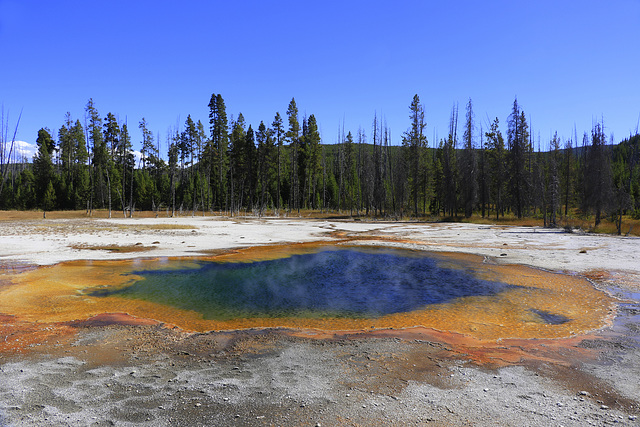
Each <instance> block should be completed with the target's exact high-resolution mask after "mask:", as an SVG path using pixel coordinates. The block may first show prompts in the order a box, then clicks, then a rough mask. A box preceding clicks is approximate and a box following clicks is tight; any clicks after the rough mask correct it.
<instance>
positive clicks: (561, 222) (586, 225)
mask: <svg viewBox="0 0 640 427" xmlns="http://www.w3.org/2000/svg"><path fill="white" fill-rule="evenodd" d="M213 215H215V216H220V215H222V216H224V212H214V213H213ZM111 216H112V218H122V217H123V216H122V211H112V212H111ZM170 216H171V215H170V214H169V217H170ZM176 216H178V217H190V216H191V212H189V213H185V214H183V215H178V213H176ZM195 216H202V212H196V214H195ZM205 216H212V214H211V213H209V212H206V213H205ZM243 216H245V213H244V211H243V212H241V213H240V215H239V216H234V218H242V217H243ZM246 216H247V217H254V216H253V215H252V213H251V212H247V214H246ZM264 216H266V217H274V216H276V217H280V218H285V217H286V218H307V219H333V220H356V221H357V220H362V221H371V220H377V221H425V222H463V223H473V224H487V225H514V226H521V227H543V226H544V221H543V219H542V218H537V217H526V218H517V217H516V216H514V215H506V216H504V217H502V216H501V217H500V218H499V219H498V220H496V218H495V216H486V217H484V218H482V217H481V216H480V215H477V214H475V215H473V216H471V218H464V217H463V216H458V217H444V216H424V217H420V218H418V219H416V218H413V217H409V216H405V217H393V218H386V217H373V216H371V215H370V216H368V217H367V216H364V214H363V212H362V215H361V216H358V215H357V213H356V211H353V215H351V212H350V211H349V210H344V211H320V210H311V209H302V210H300V212H299V213H298V211H297V210H295V211H290V212H287V211H286V210H284V209H281V210H280V211H279V212H278V215H276V213H275V211H273V210H268V211H266V212H265V213H264ZM42 217H43V214H42V211H0V221H19V220H39V219H42ZM108 217H109V211H107V210H93V211H92V213H91V215H88V214H87V213H86V211H84V210H79V211H51V212H47V214H46V218H47V219H79V218H108ZM155 217H159V218H167V213H166V210H165V211H160V212H159V213H158V214H157V215H156V212H153V211H136V212H135V213H134V218H155ZM557 223H558V227H560V228H569V227H570V228H571V229H582V230H585V231H590V232H595V233H603V234H617V229H616V225H615V223H614V222H613V221H610V220H609V219H608V218H605V219H603V220H602V222H601V223H600V224H599V225H598V227H597V228H595V229H594V220H593V218H580V217H578V216H577V215H576V214H575V213H571V214H570V216H569V217H566V218H565V217H558V218H557ZM118 227H121V228H131V227H132V226H128V225H118ZM135 227H136V228H144V229H148V230H178V229H184V230H188V229H195V228H197V227H194V226H192V225H187V224H136V225H135ZM627 233H629V235H632V236H640V220H637V219H633V218H631V217H630V216H623V218H622V235H626V234H627Z"/></svg>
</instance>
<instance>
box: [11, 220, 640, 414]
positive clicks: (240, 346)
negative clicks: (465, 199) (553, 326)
mask: <svg viewBox="0 0 640 427" xmlns="http://www.w3.org/2000/svg"><path fill="white" fill-rule="evenodd" d="M347 238H348V239H350V243H351V244H354V243H355V244H357V243H363V244H384V245H389V246H399V247H406V248H412V249H418V250H427V251H444V252H461V253H469V254H477V255H481V256H484V257H486V259H487V260H488V261H491V262H496V263H513V264H524V265H529V266H533V267H537V268H543V269H547V270H553V271H561V272H566V273H567V274H575V275H581V276H585V277H589V278H590V279H592V280H593V281H594V285H595V286H598V287H599V288H601V289H603V290H606V291H607V292H610V293H611V294H613V295H615V296H616V297H618V298H619V303H618V307H617V312H616V316H615V318H614V319H612V322H611V324H610V325H609V326H608V327H606V328H603V329H602V330H598V331H593V333H591V334H589V335H585V336H581V337H572V338H571V339H567V340H557V341H556V342H552V343H547V342H536V340H528V342H526V343H523V342H517V343H516V342H508V341H505V342H494V343H492V344H491V346H493V348H494V351H497V350H496V349H500V351H503V352H504V353H505V356H504V358H503V359H498V358H493V359H487V358H485V359H482V358H477V357H471V355H472V354H475V353H474V352H477V351H478V349H477V348H472V347H473V346H470V345H469V344H468V342H467V344H465V343H462V344H461V343H460V342H459V341H460V340H459V339H457V338H455V337H451V336H447V335H446V333H436V332H435V331H428V330H421V329H415V330H411V331H382V332H380V333H355V334H348V335H343V334H333V333H332V334H318V333H311V332H309V331H287V330H280V329H276V330H248V331H236V332H211V333H197V334H196V333H188V332H185V331H181V330H178V329H175V328H171V327H168V326H167V325H162V324H155V323H154V322H135V321H133V320H134V319H127V317H126V316H112V317H109V316H106V317H104V318H97V319H89V320H87V321H82V320H81V321H79V322H76V323H74V324H73V325H70V326H69V325H66V326H65V327H66V328H67V329H70V330H71V332H70V333H65V334H64V335H57V336H54V337H52V338H51V339H48V340H44V341H42V342H38V343H36V344H33V345H31V346H29V348H28V349H27V350H25V351H21V352H5V353H2V354H0V378H1V381H0V426H5V425H7V426H14V425H15V426H21V425H34V426H35V425H38V426H40V425H74V426H75V425H96V426H102V425H124V426H128V425H131V426H134V425H135V426H138V425H143V426H144V425H149V426H156V425H185V426H186V425H189V426H191V425H239V426H240V425H312V426H313V425H322V426H333V425H336V426H337V425H453V426H457V425H477V426H493V425H513V426H521V425H529V426H548V425H558V426H559V425H564V426H584V425H613V424H617V425H640V397H639V396H640V340H639V339H638V336H639V335H640V250H639V249H640V239H638V238H633V237H631V238H628V237H616V236H601V235H592V234H583V233H565V232H564V231H560V230H548V229H541V228H525V227H504V226H486V225H482V226H481V225H470V224H418V223H396V222H383V223H379V222H365V221H357V222H356V221H337V220H336V221H332V220H305V219H291V218H287V219H275V218H273V219H244V218H242V219H233V220H230V219H223V218H212V217H181V218H149V219H136V218H133V219H122V218H118V219H112V220H90V219H70V220H39V221H35V220H29V221H20V222H16V221H4V222H0V261H1V262H2V263H3V264H4V265H5V266H11V268H13V269H14V270H15V266H16V265H51V264H55V263H59V262H62V261H68V260H75V259H100V260H104V259H122V258H134V257H173V256H194V255H199V254H210V253H212V251H216V250H228V249H233V248H241V247H248V246H257V245H271V244H276V243H289V242H313V241H328V242H332V241H337V240H340V239H347ZM113 245H118V246H119V247H120V248H121V249H122V250H119V251H114V250H101V249H99V248H100V247H106V246H113ZM127 248H129V249H132V250H133V249H135V250H137V251H136V252H130V251H128V250H127ZM112 249H113V248H112ZM2 286H10V284H8V283H4V284H3V283H0V297H1V296H2V294H1V289H2ZM10 315H11V313H0V323H2V322H4V324H6V325H9V326H11V327H13V328H14V329H10V330H12V331H13V332H12V333H14V332H15V330H16V329H15V328H17V327H18V326H16V325H15V324H17V323H18V319H15V318H12V317H11V316H10ZM11 322H13V323H14V324H11ZM27 326H28V327H30V328H37V326H34V325H27ZM25 327H26V326H25ZM444 332H446V331H444ZM314 334H315V335H314ZM3 338H4V341H5V342H7V340H11V339H12V336H10V335H8V334H5V336H4V337H3V336H1V335H0V340H2V339H3ZM463 341H464V340H463ZM465 345H466V346H467V347H465ZM508 356H509V357H508ZM542 356H544V357H542Z"/></svg>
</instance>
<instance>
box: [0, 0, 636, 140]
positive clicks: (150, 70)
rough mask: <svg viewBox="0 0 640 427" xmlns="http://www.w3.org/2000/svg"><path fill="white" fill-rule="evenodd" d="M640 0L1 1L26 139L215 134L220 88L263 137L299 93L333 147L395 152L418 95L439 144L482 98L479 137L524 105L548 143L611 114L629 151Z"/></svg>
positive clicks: (5, 97) (8, 90) (609, 120)
mask: <svg viewBox="0 0 640 427" xmlns="http://www.w3.org/2000/svg"><path fill="white" fill-rule="evenodd" d="M639 22H640V1H639V0H612V1H609V2H602V1H593V0H586V1H584V0H583V1H557V0H554V1H547V0H542V1H528V2H515V1H499V2H491V1H486V2H485V1H482V2H481V1H451V2H441V1H426V0H425V1H395V2H391V1H372V0H367V1H349V0H342V1H337V2H336V1H318V2H307V1H184V2H177V1H108V2H96V1H31V0H0V57H1V59H2V61H1V65H0V104H2V105H3V107H4V112H5V120H6V119H7V113H8V118H9V126H11V127H13V126H14V125H15V121H16V120H17V117H18V114H19V113H20V111H21V110H22V120H21V122H20V126H19V129H18V136H17V139H19V140H22V141H26V142H29V143H33V142H34V141H35V139H36V135H37V131H38V129H39V128H41V127H49V128H50V129H51V131H52V133H53V134H54V137H56V138H57V132H58V129H59V128H60V126H61V125H62V124H63V121H64V115H65V113H66V112H67V111H69V112H71V115H72V117H73V119H74V120H75V119H76V118H79V119H81V120H82V121H84V106H85V105H86V103H87V100H88V99H89V98H90V97H92V98H93V99H94V102H95V105H96V107H97V109H98V111H99V113H100V114H101V116H103V117H104V116H106V114H107V113H108V112H112V113H114V114H116V115H117V116H118V117H119V119H120V120H122V121H124V120H125V119H126V120H127V122H128V126H129V128H130V130H131V134H132V139H133V141H134V144H135V147H136V148H138V147H139V143H140V139H141V136H140V133H139V131H138V127H137V125H138V123H139V121H140V120H141V119H142V117H145V118H146V119H147V122H148V123H149V125H150V127H151V129H153V131H154V133H156V132H159V133H160V135H161V138H162V142H163V144H164V141H165V139H166V135H167V130H168V128H169V127H175V126H176V125H177V124H179V125H181V126H182V125H183V124H184V121H185V119H186V117H187V115H188V114H191V116H192V117H193V118H194V119H195V120H202V122H203V123H204V124H205V126H206V128H207V130H208V107H207V104H208V102H209V98H210V96H211V94H212V93H221V94H222V96H223V97H224V99H225V102H226V106H227V113H228V114H233V115H234V116H236V117H237V115H238V113H239V112H242V113H243V115H244V116H245V119H246V121H247V123H248V124H252V125H253V126H254V128H257V126H258V124H259V123H260V121H261V120H264V121H265V123H266V124H270V123H271V122H272V120H273V117H274V115H275V113H276V111H279V112H280V113H281V115H282V116H283V117H285V119H286V116H285V112H286V109H287V105H288V103H289V101H290V100H291V98H292V97H295V99H296V102H297V104H298V107H299V109H300V115H301V118H302V116H303V115H304V114H306V115H310V114H314V115H315V116H316V118H317V120H318V122H319V125H320V128H321V132H322V137H323V141H324V142H325V143H335V142H336V140H337V134H338V129H339V128H340V127H341V126H342V124H343V123H344V127H345V130H346V131H351V132H353V133H354V134H355V133H356V132H357V131H358V128H359V127H362V128H363V130H364V131H365V133H366V135H367V137H368V138H369V137H370V135H371V124H372V121H373V117H374V113H375V112H377V114H378V116H379V117H381V116H383V117H385V118H386V121H387V124H388V126H389V127H390V128H391V131H392V136H393V139H394V143H398V142H399V140H400V137H401V135H402V132H404V131H405V130H406V129H407V128H408V126H409V118H408V116H409V108H408V107H409V104H410V102H411V99H412V97H413V95H414V94H416V93H417V94H418V95H419V96H420V99H421V101H422V102H423V104H424V106H425V113H426V122H427V130H426V133H427V135H428V138H429V142H430V144H433V142H434V141H433V140H434V134H437V135H438V138H442V137H444V136H445V134H446V133H447V129H448V122H449V115H450V112H451V107H452V105H453V104H454V103H456V102H457V103H459V109H460V121H461V122H462V121H463V120H464V110H465V105H466V103H467V101H468V99H469V98H472V100H473V105H474V111H475V115H476V124H477V126H478V128H479V127H480V125H482V126H483V127H484V128H485V129H486V127H487V123H488V118H491V119H493V118H494V117H496V116H497V117H498V118H499V119H500V121H501V126H502V129H503V132H504V131H505V130H506V119H507V116H508V115H509V113H510V108H511V106H512V103H513V100H514V98H515V97H516V96H517V98H518V101H519V104H520V105H521V107H522V108H523V110H524V111H525V113H526V114H527V116H528V117H529V118H530V119H531V125H532V127H533V130H534V135H535V137H536V139H537V137H538V135H540V139H541V141H542V144H543V146H544V145H546V144H547V143H548V140H549V139H550V135H551V134H552V133H553V132H554V131H558V134H559V135H560V136H561V137H563V139H566V138H569V137H571V136H572V133H573V128H574V126H575V127H576V128H577V131H578V134H579V135H580V136H581V135H582V133H583V132H584V131H590V129H591V127H592V124H593V122H594V121H595V120H600V119H601V118H603V119H604V123H605V131H606V133H607V135H610V134H614V137H615V140H616V142H617V141H619V140H621V139H623V138H625V137H627V136H629V134H630V133H631V132H635V129H636V124H637V122H638V118H639V116H640V31H639V28H640V27H639V24H638V23H639Z"/></svg>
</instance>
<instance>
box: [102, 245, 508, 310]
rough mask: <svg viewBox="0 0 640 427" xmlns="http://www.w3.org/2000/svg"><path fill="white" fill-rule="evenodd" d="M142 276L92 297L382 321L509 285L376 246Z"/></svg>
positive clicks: (208, 263) (210, 264)
mask: <svg viewBox="0 0 640 427" xmlns="http://www.w3.org/2000/svg"><path fill="white" fill-rule="evenodd" d="M135 274H136V275H137V276H141V277H142V279H141V280H137V281H135V282H134V283H132V284H131V285H129V286H126V287H124V288H121V289H115V290H114V289H106V290H105V289H102V290H96V291H94V292H93V295H94V296H109V295H114V296H120V297H124V298H133V299H142V300H146V301H151V302H154V303H159V304H164V305H169V306H173V307H176V308H180V309H184V310H193V311H196V312H199V313H201V314H202V315H203V317H204V318H205V319H212V320H228V319H233V318H251V317H307V318H315V317H319V318H323V317H346V318H375V317H379V316H383V315H386V314H392V313H401V312H409V311H412V310H417V309H421V308H424V307H426V306H428V305H430V304H437V303H445V302H449V301H453V300H455V299H457V298H460V297H466V296H484V295H494V294H496V293H499V292H501V291H503V290H505V289H506V288H508V287H509V285H506V284H505V283H501V282H493V281H487V280H481V279H478V278H476V277H474V276H473V275H472V274H471V273H469V272H466V271H464V270H461V269H451V268H444V267H440V266H438V261H437V260H436V259H435V258H431V257H429V256H428V255H425V254H422V253H419V254H418V253H414V252H411V251H407V250H390V249H371V248H363V249H356V248H347V249H340V248H329V249H323V250H320V251H318V252H315V253H308V254H302V255H292V256H290V257H286V258H281V259H276V260H269V261H259V262H250V263H233V262H227V263H225V262H213V261H199V262H197V267H196V268H189V269H180V270H163V269H161V270H152V271H140V272H135Z"/></svg>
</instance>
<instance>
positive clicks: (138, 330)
mask: <svg viewBox="0 0 640 427" xmlns="http://www.w3.org/2000/svg"><path fill="white" fill-rule="evenodd" d="M618 323H620V322H618ZM627 323H628V322H627ZM627 323H625V324H627ZM613 329H615V327H614V328H613ZM613 329H612V330H610V331H605V332H606V333H607V334H609V335H612V336H609V337H608V338H607V341H605V342H606V344H603V342H601V341H597V342H598V343H599V344H598V345H600V346H601V348H600V350H601V355H600V358H599V360H598V361H595V362H584V363H579V362H578V361H576V364H575V365H573V366H562V365H554V364H549V363H546V364H545V363H538V364H532V363H522V364H516V365H512V366H506V367H502V368H497V369H489V368H486V367H479V366H474V365H473V364H471V363H469V362H468V361H466V360H465V359H464V357H444V356H443V354H444V353H446V352H447V351H448V349H447V347H446V345H443V344H439V343H431V342H426V341H421V340H415V339H401V338H388V337H387V338H379V337H377V338H373V337H337V338H335V339H325V340H315V339H309V338H295V337H291V336H288V335H286V334H285V333H283V332H282V331H247V332H239V333H210V334H195V335H186V334H183V333H180V332H177V331H174V330H169V329H165V328H162V327H160V326H157V327H150V326H146V327H133V326H100V327H81V328H80V329H79V331H78V335H77V337H76V338H75V339H74V341H73V342H72V343H71V344H70V345H69V344H58V345H57V346H52V348H46V349H45V348H41V349H39V350H38V351H35V352H34V353H31V354H29V355H27V356H24V355H22V356H20V357H17V356H16V357H7V356H3V359H1V360H0V378H2V380H1V382H0V425H2V426H43V425H55V426H81V425H93V426H109V425H118V426H158V425H183V426H197V425H203V426H210V425H229V426H247V425H259V426H262V425H282V426H289V425H311V426H316V425H322V426H339V425H362V426H367V425H403V426H404V425H425V424H426V425H452V426H458V425H459V426H463V425H473V426H494V425H509V426H521V425H528V426H552V425H556V426H560V425H563V426H585V425H597V426H602V425H627V426H630V425H640V419H639V418H638V417H639V416H640V402H639V400H638V396H639V395H640V394H639V391H640V388H639V387H640V386H639V385H638V378H640V375H639V374H640V349H639V348H638V346H637V345H634V344H633V343H632V342H631V341H630V340H629V338H628V337H627V336H613V335H615V334H614V333H613V332H616V331H614V330H613ZM581 345H586V346H589V345H594V344H593V342H592V341H585V342H583V343H582V344H581Z"/></svg>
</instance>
